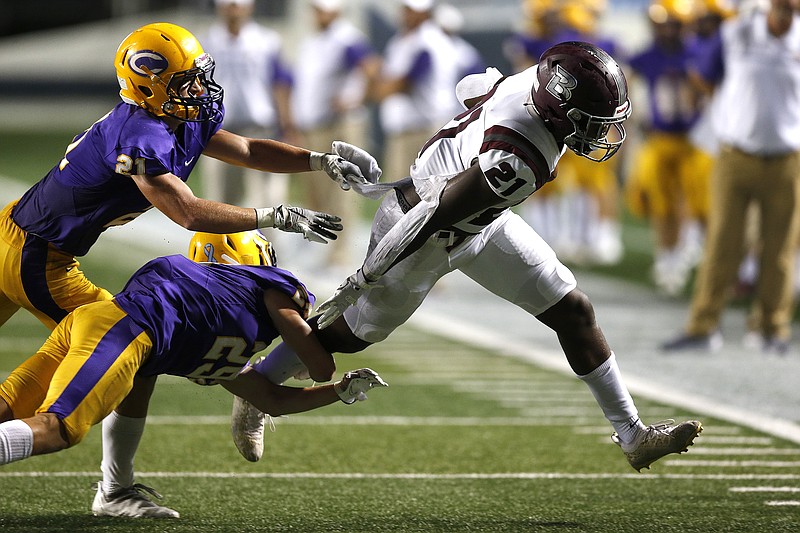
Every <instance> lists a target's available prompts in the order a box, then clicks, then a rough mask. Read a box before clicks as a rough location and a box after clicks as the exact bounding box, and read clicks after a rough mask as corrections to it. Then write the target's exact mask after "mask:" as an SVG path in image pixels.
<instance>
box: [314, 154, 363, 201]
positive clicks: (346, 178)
mask: <svg viewBox="0 0 800 533" xmlns="http://www.w3.org/2000/svg"><path fill="white" fill-rule="evenodd" d="M309 162H310V166H311V170H324V171H325V173H326V174H327V175H328V176H329V177H330V178H331V179H332V180H333V181H335V182H336V183H338V184H339V187H341V188H342V190H343V191H349V190H350V183H351V182H356V183H366V181H367V180H366V179H365V178H364V175H363V174H362V173H361V169H360V168H358V166H357V165H356V164H355V163H351V162H350V161H348V160H347V159H345V158H344V157H341V156H339V155H337V154H322V153H319V152H311V155H310V157H309Z"/></svg>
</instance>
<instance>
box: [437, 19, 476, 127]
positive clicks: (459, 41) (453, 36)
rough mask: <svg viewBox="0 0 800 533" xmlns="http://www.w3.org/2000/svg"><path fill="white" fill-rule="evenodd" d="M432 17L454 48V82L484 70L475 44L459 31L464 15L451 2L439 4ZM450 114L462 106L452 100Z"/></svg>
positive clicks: (456, 112)
mask: <svg viewBox="0 0 800 533" xmlns="http://www.w3.org/2000/svg"><path fill="white" fill-rule="evenodd" d="M433 19H434V21H436V24H438V25H439V27H440V28H442V30H444V32H445V33H446V34H447V36H448V37H450V40H451V41H452V43H453V48H454V50H455V56H454V57H453V61H455V62H456V77H455V79H456V82H458V81H459V80H461V79H463V78H464V77H465V76H469V75H470V74H480V73H483V72H484V71H485V70H486V62H485V61H484V60H483V56H482V55H481V53H480V52H479V51H478V49H477V48H475V46H473V45H472V43H470V42H469V41H467V40H466V39H465V38H464V37H463V36H462V35H461V32H462V31H463V29H464V15H463V14H462V13H461V11H459V9H458V8H457V7H455V6H454V5H452V4H439V5H438V6H436V9H435V10H434V12H433ZM453 103H454V104H455V105H454V107H453V111H452V113H451V114H452V115H457V114H459V113H460V112H462V111H463V110H464V107H463V106H462V105H461V104H460V103H459V102H458V100H454V101H453Z"/></svg>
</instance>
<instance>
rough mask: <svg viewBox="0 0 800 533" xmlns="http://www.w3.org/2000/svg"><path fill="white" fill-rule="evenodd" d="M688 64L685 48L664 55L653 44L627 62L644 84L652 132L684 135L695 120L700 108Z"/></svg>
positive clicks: (687, 52) (689, 56)
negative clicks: (645, 83) (647, 95)
mask: <svg viewBox="0 0 800 533" xmlns="http://www.w3.org/2000/svg"><path fill="white" fill-rule="evenodd" d="M691 61H692V54H691V53H690V51H689V50H688V49H687V48H681V49H680V50H678V51H675V52H667V51H665V50H663V49H661V48H659V47H657V46H655V45H653V46H650V47H649V48H647V49H645V50H644V51H642V52H640V53H638V54H636V55H634V56H633V57H631V58H630V60H629V61H628V63H629V64H630V66H631V67H632V68H633V69H634V71H636V74H638V75H639V76H641V77H642V78H644V80H645V81H646V82H647V89H648V92H649V95H650V124H651V126H652V128H653V129H654V130H655V131H663V132H670V133H683V132H686V131H688V130H689V129H690V128H691V127H692V125H693V124H694V123H695V122H696V121H697V118H698V116H699V109H698V107H697V103H696V98H695V94H694V91H693V90H692V88H691V86H690V84H689V77H688V69H689V65H690V63H691Z"/></svg>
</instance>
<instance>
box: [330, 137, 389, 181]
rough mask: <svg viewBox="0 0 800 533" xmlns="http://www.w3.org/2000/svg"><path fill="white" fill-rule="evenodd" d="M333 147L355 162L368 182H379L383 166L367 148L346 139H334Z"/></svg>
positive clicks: (336, 152)
mask: <svg viewBox="0 0 800 533" xmlns="http://www.w3.org/2000/svg"><path fill="white" fill-rule="evenodd" d="M331 148H332V149H333V153H335V154H336V155H339V156H341V157H343V158H345V159H346V160H347V161H349V162H351V163H353V164H355V165H356V166H357V167H358V169H359V170H360V171H361V176H362V177H363V178H365V181H366V182H367V183H378V180H380V179H381V174H382V171H381V167H380V166H378V162H377V161H376V160H375V158H374V157H372V156H371V155H370V154H369V152H367V151H366V150H364V149H362V148H359V147H358V146H353V145H352V144H348V143H346V142H344V141H333V143H332V144H331Z"/></svg>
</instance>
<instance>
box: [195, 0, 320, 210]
mask: <svg viewBox="0 0 800 533" xmlns="http://www.w3.org/2000/svg"><path fill="white" fill-rule="evenodd" d="M215 3H216V6H217V16H218V20H217V21H216V22H215V23H214V24H213V25H212V26H211V27H210V28H209V30H208V35H207V36H206V37H205V39H204V40H203V43H204V44H205V46H206V49H207V50H208V52H209V53H210V54H211V55H212V56H213V57H214V59H215V60H216V62H217V70H216V78H217V80H219V83H220V84H221V85H222V86H223V87H225V124H224V126H225V129H226V130H228V131H232V132H234V133H238V134H240V135H245V136H249V137H256V138H269V139H282V140H285V141H287V142H289V143H293V142H295V141H296V134H295V128H294V123H293V121H292V118H291V113H290V107H289V98H290V94H291V90H292V82H293V80H292V74H291V72H290V70H289V69H288V67H287V65H286V63H285V62H284V61H283V59H282V57H281V48H282V44H281V37H280V35H278V33H276V32H275V31H273V30H271V29H269V28H266V27H264V26H262V25H260V24H258V23H257V22H255V21H254V20H253V11H254V8H255V2H254V0H215ZM325 151H326V152H327V151H330V147H328V149H326V150H325ZM203 179H204V184H205V191H206V196H207V197H208V198H210V199H213V200H217V201H221V202H228V203H234V204H236V203H241V202H242V201H244V199H247V202H246V203H257V204H261V203H263V202H267V201H269V202H272V203H275V204H279V203H284V202H286V201H287V200H288V192H289V182H288V176H287V175H276V174H270V173H264V172H257V171H252V170H249V169H244V168H241V167H234V166H231V165H225V164H223V163H219V162H217V161H215V160H211V159H210V158H204V159H203Z"/></svg>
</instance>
